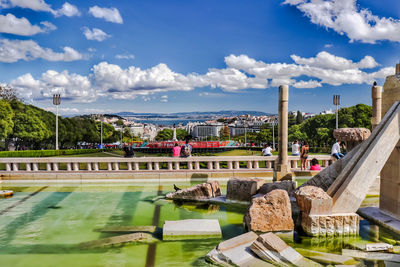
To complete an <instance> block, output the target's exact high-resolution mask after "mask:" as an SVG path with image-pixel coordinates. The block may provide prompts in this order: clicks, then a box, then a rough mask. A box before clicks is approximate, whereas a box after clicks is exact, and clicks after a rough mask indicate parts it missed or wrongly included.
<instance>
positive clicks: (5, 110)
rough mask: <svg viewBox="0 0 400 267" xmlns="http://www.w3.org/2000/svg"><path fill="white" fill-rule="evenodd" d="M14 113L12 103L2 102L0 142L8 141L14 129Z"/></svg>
mask: <svg viewBox="0 0 400 267" xmlns="http://www.w3.org/2000/svg"><path fill="white" fill-rule="evenodd" d="M13 119H14V111H13V110H12V109H11V106H10V103H8V102H7V101H5V100H0V140H3V139H6V138H7V137H8V136H9V135H10V134H11V132H12V130H13V127H14V121H13Z"/></svg>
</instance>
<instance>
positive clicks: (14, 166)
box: [0, 155, 332, 174]
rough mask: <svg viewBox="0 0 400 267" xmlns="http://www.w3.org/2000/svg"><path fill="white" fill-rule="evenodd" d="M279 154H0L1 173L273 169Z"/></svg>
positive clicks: (325, 161)
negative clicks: (80, 155)
mask: <svg viewBox="0 0 400 267" xmlns="http://www.w3.org/2000/svg"><path fill="white" fill-rule="evenodd" d="M311 158H317V159H318V160H320V161H322V167H327V166H328V165H330V164H331V163H332V158H331V156H330V155H313V156H310V157H309V158H308V160H307V167H309V166H310V160H311ZM277 160H278V157H277V156H269V157H264V156H214V157H188V158H172V157H137V158H116V157H97V158H85V157H76V158H74V157H70V158H69V157H65V158H61V157H60V158H0V174H1V173H4V172H35V171H48V172H55V171H68V172H78V171H159V170H165V171H176V170H182V169H184V170H191V171H197V170H208V171H209V170H215V171H218V170H271V171H272V170H273V169H274V166H275V162H276V161H277ZM288 160H289V162H290V166H291V168H292V169H298V168H300V166H299V161H300V157H298V156H289V157H288Z"/></svg>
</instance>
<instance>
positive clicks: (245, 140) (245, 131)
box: [244, 122, 247, 147]
mask: <svg viewBox="0 0 400 267" xmlns="http://www.w3.org/2000/svg"><path fill="white" fill-rule="evenodd" d="M244 146H245V147H247V122H245V123H244Z"/></svg>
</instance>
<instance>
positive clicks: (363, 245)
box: [346, 240, 393, 252]
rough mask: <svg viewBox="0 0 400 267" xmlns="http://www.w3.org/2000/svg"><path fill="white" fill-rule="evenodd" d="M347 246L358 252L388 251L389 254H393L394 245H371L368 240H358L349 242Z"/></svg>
mask: <svg viewBox="0 0 400 267" xmlns="http://www.w3.org/2000/svg"><path fill="white" fill-rule="evenodd" d="M346 245H347V246H348V247H351V248H355V249H358V250H363V251H367V252H369V251H371V252H373V251H384V252H385V251H387V252H393V245H391V244H388V243H371V242H369V241H366V240H357V241H354V242H351V241H348V242H346Z"/></svg>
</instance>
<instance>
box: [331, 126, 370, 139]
mask: <svg viewBox="0 0 400 267" xmlns="http://www.w3.org/2000/svg"><path fill="white" fill-rule="evenodd" d="M370 135H371V131H370V130H369V129H366V128H340V129H335V130H334V131H333V137H334V138H335V139H337V140H340V141H358V142H361V141H364V140H366V139H367V138H368V137H369V136H370Z"/></svg>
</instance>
